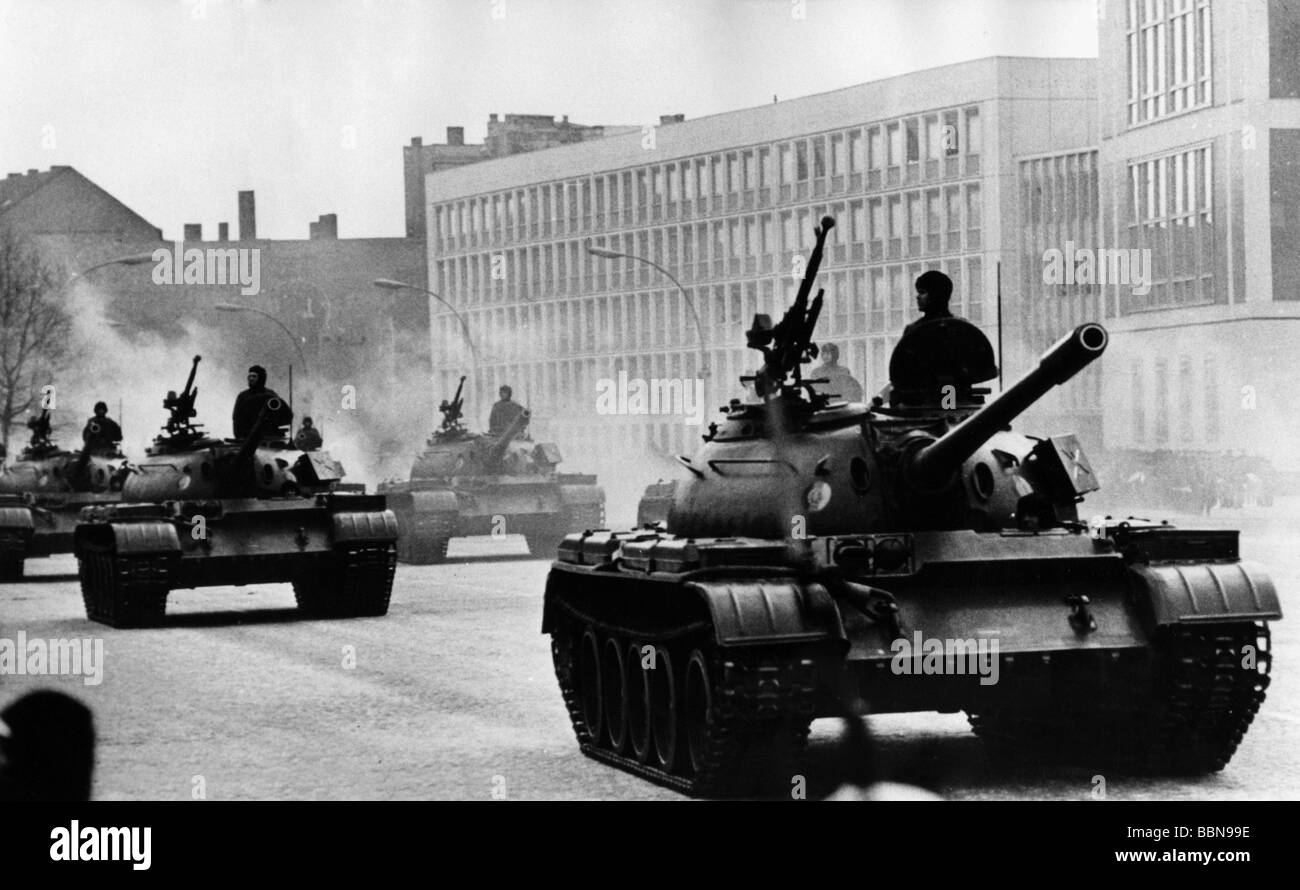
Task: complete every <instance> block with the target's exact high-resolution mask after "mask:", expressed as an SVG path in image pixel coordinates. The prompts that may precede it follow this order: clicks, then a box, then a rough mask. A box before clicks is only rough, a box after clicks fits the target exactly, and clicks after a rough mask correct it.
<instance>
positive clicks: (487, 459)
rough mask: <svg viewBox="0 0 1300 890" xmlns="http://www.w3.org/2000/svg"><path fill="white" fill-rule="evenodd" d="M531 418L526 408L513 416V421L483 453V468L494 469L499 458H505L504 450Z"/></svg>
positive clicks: (499, 460)
mask: <svg viewBox="0 0 1300 890" xmlns="http://www.w3.org/2000/svg"><path fill="white" fill-rule="evenodd" d="M531 417H532V412H531V411H529V410H528V409H527V408H525V409H523V410H522V411H520V412H519V413H518V414H516V415H515V419H514V420H512V421H510V423H509V425H507V426H506V428H505V429H504V430H502V432H501V435H500V436H499V437H498V438H497V440H496V441H495V442H493V443H492V444H491V445H490V446H489V447H488V449H487V451H485V452H484V453H483V463H484V465H485V466H488V467H494V466H496V465H497V464H498V463H500V462H501V458H502V457H504V456H505V453H506V448H508V447H509V446H510V443H511V441H512V440H513V439H514V438H515V436H517V435H519V433H520V432H522V431H523V428H524V427H526V426H528V421H529V419H530V418H531Z"/></svg>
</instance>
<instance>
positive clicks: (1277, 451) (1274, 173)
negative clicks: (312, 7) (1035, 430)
mask: <svg viewBox="0 0 1300 890" xmlns="http://www.w3.org/2000/svg"><path fill="white" fill-rule="evenodd" d="M1104 12H1105V14H1104V16H1103V17H1102V19H1101V22H1100V55H1101V58H1102V61H1103V64H1102V66H1101V71H1102V72H1103V73H1102V76H1101V80H1100V91H1099V108H1100V115H1101V121H1102V124H1101V134H1100V135H1101V140H1100V144H1099V149H1098V156H1097V171H1098V176H1099V198H1100V202H1099V221H1100V225H1099V227H1098V235H1099V238H1098V243H1099V244H1100V245H1104V246H1108V247H1118V248H1121V249H1138V250H1141V251H1150V254H1151V259H1152V282H1151V288H1150V291H1149V292H1148V293H1145V294H1143V293H1137V292H1135V290H1134V288H1133V287H1131V286H1127V285H1123V284H1121V285H1107V286H1105V287H1104V288H1102V292H1101V298H1102V300H1103V302H1104V306H1105V309H1106V315H1107V318H1108V324H1109V326H1110V329H1111V334H1112V342H1111V348H1110V351H1109V354H1108V355H1107V356H1106V358H1105V360H1104V361H1105V371H1106V373H1105V377H1104V386H1103V391H1102V399H1101V402H1102V404H1103V405H1104V406H1105V411H1104V412H1103V416H1104V418H1105V439H1106V443H1107V445H1108V447H1110V448H1114V449H1139V450H1144V451H1150V450H1159V449H1175V450H1184V451H1207V452H1222V451H1225V450H1240V451H1243V452H1247V453H1252V454H1261V455H1263V456H1265V457H1268V458H1270V459H1272V460H1273V462H1274V463H1275V464H1276V465H1278V466H1280V467H1289V468H1291V469H1300V461H1298V457H1297V456H1298V455H1300V449H1297V447H1296V435H1297V433H1300V406H1298V405H1297V402H1296V399H1295V385H1296V380H1297V379H1300V378H1298V377H1297V371H1296V368H1295V365H1294V362H1295V349H1294V346H1293V344H1294V343H1295V342H1296V339H1297V337H1300V54H1298V53H1297V49H1296V47H1297V45H1298V44H1297V39H1298V38H1300V4H1298V3H1295V2H1293V0H1267V2H1251V3H1241V2H1236V0H1213V2H1207V0H1140V2H1139V0H1128V2H1124V0H1108V2H1106V4H1105V7H1104Z"/></svg>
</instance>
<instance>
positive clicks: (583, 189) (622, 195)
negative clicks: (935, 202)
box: [430, 106, 983, 250]
mask: <svg viewBox="0 0 1300 890" xmlns="http://www.w3.org/2000/svg"><path fill="white" fill-rule="evenodd" d="M982 141H983V140H982V135H981V124H980V114H979V107H978V106H969V107H966V108H963V109H949V110H947V111H941V112H934V113H931V114H926V115H916V116H911V117H907V118H903V119H900V120H896V121H893V122H890V123H883V124H874V125H870V126H862V127H854V128H853V129H850V130H845V131H840V132H836V133H829V134H819V135H816V136H809V137H805V138H801V139H796V140H792V141H789V142H782V143H777V144H775V145H768V146H758V147H751V148H747V149H737V150H734V151H727V152H718V153H714V154H710V155H702V156H699V157H694V158H687V159H683V160H680V161H674V162H670V163H666V164H656V165H651V166H646V167H639V168H636V169H634V170H622V171H616V172H611V173H604V174H596V175H594V176H591V177H583V178H580V179H573V180H567V181H563V182H550V183H542V184H539V185H533V186H528V187H526V188H518V189H509V190H506V191H502V192H496V193H493V194H489V195H479V196H475V197H472V198H466V199H462V200H457V201H450V202H443V203H437V204H434V205H433V206H432V208H431V210H430V217H431V219H432V220H433V232H432V235H433V238H434V239H436V243H437V244H438V246H439V248H440V249H441V250H454V249H467V248H471V247H476V246H483V245H487V244H492V243H498V244H499V243H504V242H505V241H507V240H524V239H529V238H547V237H555V236H558V235H563V234H576V233H579V232H587V231H593V230H597V229H599V228H603V227H614V226H622V225H636V224H639V223H646V222H658V221H662V220H666V219H673V218H677V215H678V214H679V213H680V215H681V217H682V218H686V217H688V216H692V215H695V214H697V213H699V214H710V213H732V212H736V211H739V210H742V209H755V208H757V207H759V206H768V205H769V203H788V202H791V201H806V200H810V199H815V198H818V197H823V196H826V195H829V194H833V193H839V192H845V191H849V192H860V191H862V190H863V189H864V188H865V189H866V190H876V189H880V188H892V187H898V186H902V185H904V184H910V183H917V182H920V181H922V180H923V179H924V180H933V179H941V178H952V177H956V176H963V175H964V176H974V175H978V174H979V172H980V165H979V157H980V152H981V144H982ZM959 157H960V158H964V159H965V164H964V165H961V166H959V165H958V164H957V163H956V160H957V159H958V158H959ZM773 189H775V190H776V191H775V192H773Z"/></svg>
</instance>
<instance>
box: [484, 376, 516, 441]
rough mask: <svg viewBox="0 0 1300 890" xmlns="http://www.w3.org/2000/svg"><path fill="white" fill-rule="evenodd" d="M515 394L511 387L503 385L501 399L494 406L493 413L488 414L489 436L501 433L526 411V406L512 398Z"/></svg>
mask: <svg viewBox="0 0 1300 890" xmlns="http://www.w3.org/2000/svg"><path fill="white" fill-rule="evenodd" d="M513 394H514V391H513V390H512V389H511V388H510V387H508V386H503V387H501V390H500V396H501V400H500V401H499V402H497V403H496V404H495V405H493V406H492V413H491V414H490V415H488V435H489V436H499V435H501V434H502V433H504V432H505V431H506V428H507V427H509V426H510V424H512V423H514V422H515V418H516V417H518V416H519V415H520V414H523V413H524V406H523V405H521V404H519V403H518V402H516V401H514V400H513V399H511V398H510V397H511V395H513Z"/></svg>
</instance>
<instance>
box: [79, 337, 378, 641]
mask: <svg viewBox="0 0 1300 890" xmlns="http://www.w3.org/2000/svg"><path fill="white" fill-rule="evenodd" d="M194 362H195V368H197V366H198V358H197V357H196V358H195V360H194ZM193 382H194V371H193V370H191V372H190V379H189V383H188V384H187V386H186V388H185V392H184V393H183V394H182V395H181V396H180V397H173V398H169V399H168V400H167V402H166V403H165V405H166V407H168V408H169V409H170V410H171V412H172V416H171V420H170V421H169V422H168V424H167V430H166V434H165V435H161V436H159V437H158V438H157V439H156V440H155V444H154V445H153V447H152V448H150V449H149V453H148V458H147V459H146V460H145V462H144V463H142V464H140V465H139V466H134V467H132V468H131V473H130V475H129V476H128V477H127V479H126V481H125V482H124V483H123V486H122V500H121V502H120V503H117V504H107V505H98V506H93V507H87V508H85V509H84V510H83V511H82V515H81V522H80V524H79V525H78V526H77V529H76V534H75V550H76V554H77V563H78V566H79V571H80V575H81V590H82V596H83V599H84V600H85V605H86V616H87V617H88V618H90V619H91V620H94V621H100V622H103V623H105V624H109V625H112V626H114V627H135V626H139V625H146V624H152V623H156V622H158V621H159V620H160V619H161V618H162V616H163V613H164V610H165V608H166V603H167V595H168V593H169V592H170V591H172V590H174V589H177V588H193V587H212V586H218V585H244V584H256V583H268V582H288V583H292V584H293V591H294V596H295V597H296V599H297V602H298V607H299V608H300V609H301V610H303V611H304V612H307V613H308V614H313V615H321V616H338V617H343V616H363V615H376V616H377V615H384V614H386V613H387V611H388V602H389V597H390V594H391V592H392V585H393V574H394V571H395V568H396V563H397V557H396V549H397V520H396V518H395V517H394V516H393V514H392V512H391V511H390V510H388V509H387V507H386V505H385V503H384V498H383V497H382V496H380V495H366V494H353V493H342V492H336V491H334V487H335V486H336V485H337V483H338V480H339V479H340V478H341V476H342V467H340V466H339V464H338V463H337V462H336V461H333V460H331V459H330V457H329V456H328V455H327V454H326V453H324V452H321V451H314V452H299V451H297V450H295V449H294V448H293V447H292V446H291V445H290V444H289V443H288V442H287V441H286V440H285V438H284V437H283V435H282V433H281V431H279V430H278V429H277V428H276V427H275V426H274V425H273V424H274V421H273V419H272V414H271V413H270V412H271V411H277V410H279V409H280V406H279V405H270V404H268V406H267V408H264V409H263V411H262V413H261V415H260V417H259V419H258V421H257V423H256V424H255V425H254V428H253V430H252V431H251V432H250V433H249V435H248V436H247V437H246V438H245V439H244V440H243V441H237V440H231V439H213V438H209V437H207V436H206V435H205V434H204V433H202V432H201V431H200V430H199V429H198V428H197V427H196V426H193V425H191V424H190V418H192V417H193V416H194V411H193V400H194V395H195V394H196V391H194V390H193V389H192V387H193ZM272 401H275V400H272ZM268 409H270V410H268Z"/></svg>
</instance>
